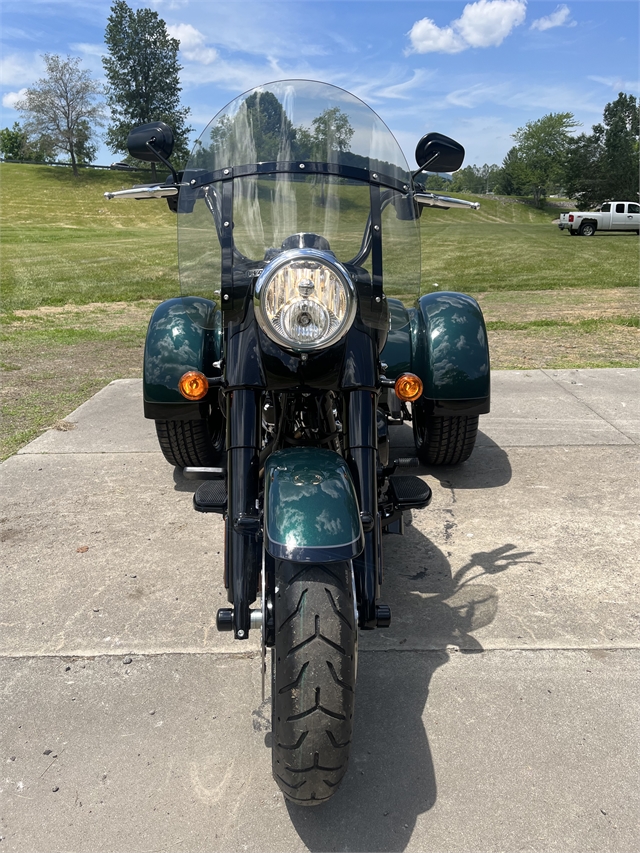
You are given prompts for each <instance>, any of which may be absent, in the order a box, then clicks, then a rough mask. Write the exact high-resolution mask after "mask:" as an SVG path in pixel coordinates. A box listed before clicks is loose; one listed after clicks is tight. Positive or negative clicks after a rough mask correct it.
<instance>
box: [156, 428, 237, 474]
mask: <svg viewBox="0 0 640 853" xmlns="http://www.w3.org/2000/svg"><path fill="white" fill-rule="evenodd" d="M212 420H213V419H211V420H210V421H209V424H207V421H205V420H199V421H156V433H157V435H158V442H159V444H160V450H162V453H163V455H164V458H165V459H166V460H167V462H168V463H169V464H170V465H175V467H176V468H186V467H194V468H215V467H217V466H219V465H220V464H221V463H222V459H223V450H224V430H223V428H222V424H223V423H224V421H223V420H222V418H220V421H221V424H220V425H218V427H217V428H215V427H214V428H212V426H211V425H212Z"/></svg>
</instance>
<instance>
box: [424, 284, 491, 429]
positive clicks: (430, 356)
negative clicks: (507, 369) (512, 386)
mask: <svg viewBox="0 0 640 853" xmlns="http://www.w3.org/2000/svg"><path fill="white" fill-rule="evenodd" d="M411 339H412V356H413V360H412V366H413V372H414V373H417V374H418V376H419V377H420V378H421V379H422V381H423V383H424V393H423V396H424V397H425V398H426V399H427V400H434V401H469V402H470V404H471V401H476V403H475V406H476V408H477V407H478V406H480V407H481V408H482V407H483V405H484V407H485V408H484V411H489V409H488V403H489V393H490V370H489V344H488V341H487V330H486V327H485V324H484V317H483V316H482V311H481V309H480V306H479V305H478V303H477V302H476V300H475V299H473V298H472V297H471V296H467V295H466V294H464V293H448V292H446V291H445V292H443V293H427V294H426V295H425V296H421V297H420V299H419V300H418V303H417V306H416V311H415V312H414V313H413V316H412V318H411ZM482 401H486V402H485V403H484V404H483V403H482ZM482 413H483V412H481V411H478V412H477V414H482Z"/></svg>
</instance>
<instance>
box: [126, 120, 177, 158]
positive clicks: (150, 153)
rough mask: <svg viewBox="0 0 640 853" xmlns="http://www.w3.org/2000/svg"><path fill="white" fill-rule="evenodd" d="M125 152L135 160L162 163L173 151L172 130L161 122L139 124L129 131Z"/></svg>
mask: <svg viewBox="0 0 640 853" xmlns="http://www.w3.org/2000/svg"><path fill="white" fill-rule="evenodd" d="M127 150H128V151H129V154H131V156H132V157H135V158H136V159H137V160H145V161H146V162H147V163H162V161H163V158H164V159H165V160H168V159H169V157H170V156H171V152H172V151H173V130H172V129H171V128H170V127H169V125H168V124H165V123H164V122H163V121H152V122H151V123H150V124H141V125H140V126H139V127H134V128H133V130H130V131H129V136H128V137H127Z"/></svg>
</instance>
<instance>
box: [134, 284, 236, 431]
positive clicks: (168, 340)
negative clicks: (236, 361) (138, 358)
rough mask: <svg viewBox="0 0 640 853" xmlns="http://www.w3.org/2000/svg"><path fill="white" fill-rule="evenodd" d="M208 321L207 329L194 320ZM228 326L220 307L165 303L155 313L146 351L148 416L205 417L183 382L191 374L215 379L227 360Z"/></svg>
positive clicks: (201, 302) (207, 303) (202, 301)
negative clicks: (215, 366)
mask: <svg viewBox="0 0 640 853" xmlns="http://www.w3.org/2000/svg"><path fill="white" fill-rule="evenodd" d="M195 316H202V317H203V322H202V325H200V324H196V323H194V322H193V320H192V317H195ZM221 348H222V322H221V317H220V312H219V311H218V310H217V306H216V303H215V302H211V301H210V300H208V299H197V298H195V297H185V298H184V299H181V298H177V299H169V300H167V301H166V302H162V303H160V305H158V307H157V308H156V309H155V311H154V312H153V315H152V317H151V320H150V322H149V328H148V330H147V338H146V342H145V347H144V374H143V375H144V379H143V393H144V404H145V414H146V416H147V417H170V416H171V414H170V413H171V411H173V410H174V407H177V408H175V412H176V414H175V416H176V417H186V418H188V417H196V416H199V414H198V413H199V411H200V408H201V407H200V404H198V403H190V402H188V401H187V400H185V398H184V397H183V396H182V394H180V392H179V390H178V382H179V380H180V377H181V376H182V375H183V374H184V373H186V371H187V370H200V371H202V372H203V373H205V374H206V375H207V376H211V370H212V365H213V362H214V361H218V360H219V359H220V357H221Z"/></svg>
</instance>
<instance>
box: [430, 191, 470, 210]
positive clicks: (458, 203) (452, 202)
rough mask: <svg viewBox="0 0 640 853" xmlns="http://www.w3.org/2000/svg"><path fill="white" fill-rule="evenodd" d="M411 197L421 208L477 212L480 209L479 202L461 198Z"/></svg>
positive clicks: (437, 196) (431, 195) (432, 195)
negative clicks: (451, 208)
mask: <svg viewBox="0 0 640 853" xmlns="http://www.w3.org/2000/svg"><path fill="white" fill-rule="evenodd" d="M413 197H414V199H415V200H416V202H417V203H418V204H420V205H422V206H423V207H439V208H440V209H441V210H448V209H449V208H450V207H461V208H465V209H467V210H468V209H469V208H471V209H472V210H478V208H479V207H480V202H479V201H465V200H464V199H462V198H451V197H450V196H447V195H434V193H415V195H414V196H413Z"/></svg>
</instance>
